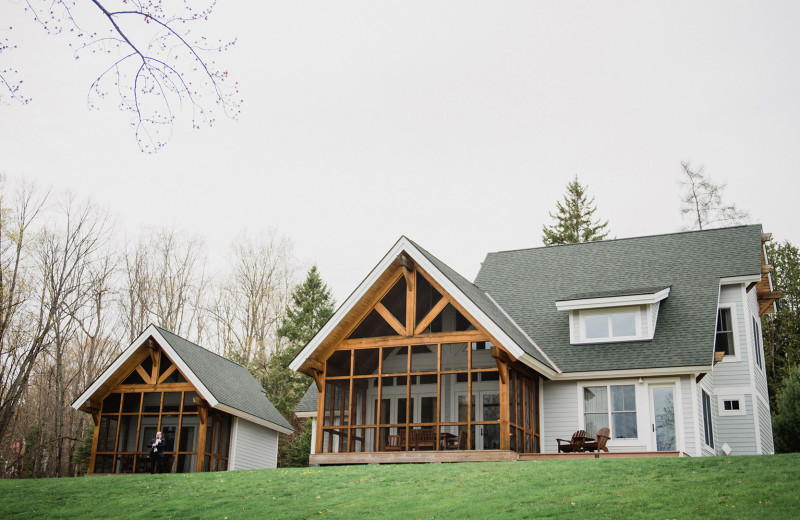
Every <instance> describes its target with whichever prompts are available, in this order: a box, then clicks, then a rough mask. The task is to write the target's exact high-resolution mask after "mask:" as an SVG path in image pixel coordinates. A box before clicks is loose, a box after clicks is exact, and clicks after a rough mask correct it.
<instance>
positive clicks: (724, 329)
mask: <svg viewBox="0 0 800 520" xmlns="http://www.w3.org/2000/svg"><path fill="white" fill-rule="evenodd" d="M734 331H735V327H734V322H733V311H732V309H731V308H730V307H720V308H719V309H718V310H717V337H716V341H715V342H714V351H715V352H724V353H725V355H726V356H735V355H736V342H735V340H734V336H735V335H736V334H735V332H734Z"/></svg>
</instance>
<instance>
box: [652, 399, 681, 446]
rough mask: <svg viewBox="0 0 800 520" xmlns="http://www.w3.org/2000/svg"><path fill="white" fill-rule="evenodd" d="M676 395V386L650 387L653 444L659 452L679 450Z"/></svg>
mask: <svg viewBox="0 0 800 520" xmlns="http://www.w3.org/2000/svg"><path fill="white" fill-rule="evenodd" d="M674 394H675V387H674V385H658V386H651V387H650V410H651V412H650V429H651V431H652V439H651V442H653V444H654V445H655V447H656V450H657V451H675V450H677V441H676V428H675V397H674Z"/></svg>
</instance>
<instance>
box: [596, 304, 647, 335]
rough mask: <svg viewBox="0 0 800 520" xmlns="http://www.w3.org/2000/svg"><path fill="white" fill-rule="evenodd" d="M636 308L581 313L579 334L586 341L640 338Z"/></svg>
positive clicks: (637, 309)
mask: <svg viewBox="0 0 800 520" xmlns="http://www.w3.org/2000/svg"><path fill="white" fill-rule="evenodd" d="M640 322H641V317H640V314H639V308H638V307H622V308H619V309H613V310H612V309H608V310H598V311H582V312H581V332H582V333H583V334H582V336H583V338H585V339H586V340H587V341H597V340H616V341H626V340H631V339H638V338H639V337H640V336H641V330H640V328H641V326H640Z"/></svg>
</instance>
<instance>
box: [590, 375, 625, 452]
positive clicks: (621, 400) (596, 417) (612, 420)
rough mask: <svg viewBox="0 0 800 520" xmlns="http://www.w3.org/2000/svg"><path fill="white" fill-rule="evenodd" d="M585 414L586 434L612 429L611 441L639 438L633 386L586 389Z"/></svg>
mask: <svg viewBox="0 0 800 520" xmlns="http://www.w3.org/2000/svg"><path fill="white" fill-rule="evenodd" d="M583 412H584V422H585V425H586V434H587V435H595V434H596V433H597V430H599V429H600V428H610V429H611V438H612V439H635V438H636V437H637V428H636V389H635V387H634V385H604V386H587V387H584V389H583Z"/></svg>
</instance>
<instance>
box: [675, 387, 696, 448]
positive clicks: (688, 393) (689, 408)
mask: <svg viewBox="0 0 800 520" xmlns="http://www.w3.org/2000/svg"><path fill="white" fill-rule="evenodd" d="M692 380H693V377H692V376H681V379H680V394H681V409H682V413H683V431H682V433H681V436H680V437H679V446H681V448H680V449H681V451H683V452H684V453H687V454H690V455H694V454H695V453H697V435H696V434H697V422H696V421H695V415H694V413H693V410H694V405H693V399H692V396H693V394H692Z"/></svg>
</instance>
